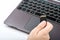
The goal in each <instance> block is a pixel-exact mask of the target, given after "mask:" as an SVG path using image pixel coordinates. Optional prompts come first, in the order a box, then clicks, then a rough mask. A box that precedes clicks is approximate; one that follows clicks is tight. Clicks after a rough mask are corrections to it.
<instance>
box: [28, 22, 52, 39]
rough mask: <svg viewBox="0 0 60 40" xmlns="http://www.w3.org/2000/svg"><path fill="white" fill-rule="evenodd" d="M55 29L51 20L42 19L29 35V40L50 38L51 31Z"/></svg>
mask: <svg viewBox="0 0 60 40" xmlns="http://www.w3.org/2000/svg"><path fill="white" fill-rule="evenodd" d="M52 29H53V25H52V24H51V23H50V22H47V25H46V21H42V22H41V23H40V24H39V25H38V26H37V27H35V28H34V29H33V30H32V31H31V33H30V34H29V36H28V40H49V39H50V36H49V32H50V31H51V30H52Z"/></svg>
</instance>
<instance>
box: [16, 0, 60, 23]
mask: <svg viewBox="0 0 60 40" xmlns="http://www.w3.org/2000/svg"><path fill="white" fill-rule="evenodd" d="M17 9H19V10H23V11H26V12H28V13H31V14H34V15H38V16H40V15H42V14H43V13H45V14H46V15H47V18H48V19H50V20H53V21H56V22H58V23H60V5H57V4H54V3H51V2H49V1H44V0H23V1H22V2H21V3H20V5H19V6H18V7H17Z"/></svg>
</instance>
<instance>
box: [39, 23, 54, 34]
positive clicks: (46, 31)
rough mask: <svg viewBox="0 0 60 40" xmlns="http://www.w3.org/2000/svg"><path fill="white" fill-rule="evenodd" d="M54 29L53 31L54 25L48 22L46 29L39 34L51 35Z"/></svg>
mask: <svg viewBox="0 0 60 40" xmlns="http://www.w3.org/2000/svg"><path fill="white" fill-rule="evenodd" d="M52 29H53V25H52V24H51V23H49V22H47V26H46V27H45V28H44V29H42V30H41V31H40V32H39V34H40V33H43V34H47V33H49V32H50V31H51V30H52Z"/></svg>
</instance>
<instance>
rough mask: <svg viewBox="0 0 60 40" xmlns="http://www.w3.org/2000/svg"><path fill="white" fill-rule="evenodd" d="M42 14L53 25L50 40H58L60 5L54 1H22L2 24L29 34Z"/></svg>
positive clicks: (59, 39)
mask: <svg viewBox="0 0 60 40" xmlns="http://www.w3.org/2000/svg"><path fill="white" fill-rule="evenodd" d="M43 13H45V14H46V16H47V17H46V18H47V21H49V22H51V23H52V24H53V25H54V28H53V30H52V31H51V32H50V37H51V39H50V40H60V3H59V2H57V1H54V0H22V2H21V3H20V4H19V5H18V6H17V7H16V8H15V9H14V11H13V12H12V13H11V14H10V15H9V16H8V18H7V19H6V20H5V22H4V23H5V24H7V25H8V26H9V27H12V28H15V29H17V30H20V31H23V32H25V33H28V34H29V33H30V32H31V30H32V29H33V28H35V27H36V26H37V25H38V24H39V23H40V20H41V19H40V15H42V14H43Z"/></svg>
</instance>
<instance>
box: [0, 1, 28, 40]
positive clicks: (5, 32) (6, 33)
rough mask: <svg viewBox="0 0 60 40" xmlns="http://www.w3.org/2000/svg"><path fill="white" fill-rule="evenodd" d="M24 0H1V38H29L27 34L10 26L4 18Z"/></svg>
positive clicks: (10, 39)
mask: <svg viewBox="0 0 60 40" xmlns="http://www.w3.org/2000/svg"><path fill="white" fill-rule="evenodd" d="M21 1H22V0H0V40H27V36H28V35H27V34H25V33H23V32H20V31H18V30H15V29H12V28H9V27H8V26H7V25H5V24H4V20H5V19H6V18H7V17H8V16H9V15H10V13H11V12H12V11H13V10H14V9H15V8H16V7H17V6H18V4H19V3H20V2H21Z"/></svg>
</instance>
